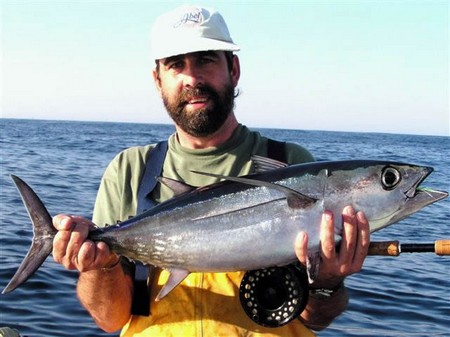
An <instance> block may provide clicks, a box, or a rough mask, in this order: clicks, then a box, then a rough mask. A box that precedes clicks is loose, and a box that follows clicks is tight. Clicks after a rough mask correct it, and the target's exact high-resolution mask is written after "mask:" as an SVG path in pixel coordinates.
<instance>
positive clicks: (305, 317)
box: [300, 285, 349, 330]
mask: <svg viewBox="0 0 450 337" xmlns="http://www.w3.org/2000/svg"><path fill="white" fill-rule="evenodd" d="M348 300H349V297H348V293H347V289H346V288H345V287H344V286H343V285H342V287H340V288H339V289H338V290H336V292H335V293H334V294H333V295H331V296H330V297H329V298H326V297H322V296H321V295H312V294H310V296H309V300H308V304H307V305H306V307H305V310H303V312H302V314H301V315H300V320H301V321H302V322H303V323H304V324H305V325H306V326H307V327H309V328H310V329H313V330H323V329H325V328H326V327H327V326H328V325H330V323H331V322H332V321H333V320H334V319H335V318H336V317H337V316H339V315H340V314H341V313H343V312H344V311H345V309H346V308H347V304H348Z"/></svg>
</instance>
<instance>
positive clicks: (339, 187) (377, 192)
mask: <svg viewBox="0 0 450 337" xmlns="http://www.w3.org/2000/svg"><path fill="white" fill-rule="evenodd" d="M253 161H254V162H255V163H256V164H258V165H260V166H261V167H264V170H267V169H270V170H269V171H265V172H262V173H257V174H253V175H248V176H245V177H224V176H219V175H215V174H211V173H199V172H197V173H198V174H204V175H208V176H214V177H216V178H217V179H223V180H224V181H222V182H218V183H215V184H212V185H208V186H204V187H200V188H194V187H192V186H189V185H186V184H184V183H181V182H178V181H174V180H171V179H168V178H162V177H161V178H159V179H160V182H161V183H164V184H166V185H168V186H169V187H171V188H172V189H173V190H174V191H175V193H176V196H175V197H174V198H172V199H170V200H168V201H166V202H164V203H161V204H159V205H158V206H156V207H155V208H153V209H151V210H149V211H147V212H145V213H143V214H141V215H138V216H136V217H134V218H132V219H130V220H127V221H124V222H122V223H120V224H119V225H113V226H107V227H104V228H97V229H95V230H93V231H91V232H90V234H89V238H90V239H91V240H94V241H104V242H106V243H107V244H108V245H109V247H110V248H111V249H112V251H114V252H115V253H117V254H119V255H121V256H125V257H127V258H128V259H130V260H137V261H141V262H143V263H149V264H152V265H156V266H158V267H161V268H165V269H168V270H169V271H170V277H169V280H168V281H167V283H166V284H165V285H164V287H163V289H162V290H161V291H160V293H159V294H158V296H157V300H160V299H162V298H163V297H164V296H165V295H167V294H168V293H169V292H170V291H171V290H172V289H173V288H175V287H176V286H177V285H178V284H179V283H180V282H181V281H182V280H183V279H184V278H185V277H186V276H187V275H188V274H189V273H192V272H231V271H247V270H254V269H261V268H268V267H271V266H283V265H287V264H290V263H292V262H294V261H296V255H295V251H294V243H295V238H296V236H297V234H298V233H299V231H302V230H303V231H306V232H307V233H308V237H309V260H310V262H309V266H308V273H309V276H310V281H312V280H313V279H314V277H315V276H316V275H317V272H318V262H319V261H320V259H319V224H320V222H321V217H322V214H323V211H324V210H330V211H333V212H334V214H341V213H342V211H343V208H344V207H345V206H347V205H352V206H353V207H354V208H355V209H356V210H363V211H364V213H365V215H366V217H367V219H368V220H369V223H370V231H371V232H374V231H377V230H379V229H381V228H383V227H386V226H388V225H390V224H392V223H395V222H397V221H400V220H402V219H404V218H406V217H407V216H409V215H411V214H412V213H415V212H417V211H418V210H420V209H421V208H423V207H425V206H427V205H429V204H431V203H434V202H436V201H438V200H441V199H443V198H446V197H447V196H448V193H447V192H442V191H435V190H431V189H424V188H420V187H419V185H420V183H421V182H422V181H423V180H424V179H425V178H426V177H427V176H428V175H429V174H430V173H431V172H432V171H433V169H432V168H431V167H423V166H416V165H411V164H403V163H395V162H387V161H356V160H355V161H335V162H315V163H308V164H300V165H292V166H285V165H284V164H282V163H280V162H276V161H273V160H269V159H267V158H261V157H254V158H253ZM12 178H13V180H14V182H15V184H16V186H17V188H18V190H19V192H20V194H21V197H22V199H23V201H24V204H25V205H26V207H27V210H28V213H29V215H30V218H31V220H32V223H33V227H34V238H33V242H32V245H31V248H30V250H29V252H28V254H27V256H26V257H25V258H24V260H23V262H22V264H21V265H20V267H19V269H18V270H17V272H16V273H15V275H14V276H13V278H12V279H11V281H10V282H9V284H8V285H7V286H6V288H5V289H4V290H3V293H7V292H10V291H12V290H14V289H15V288H17V287H18V286H19V285H20V284H22V283H23V282H25V281H26V280H27V279H28V278H29V277H30V276H31V275H32V274H33V273H34V272H35V271H36V270H37V269H38V268H39V266H40V265H41V264H42V263H43V261H44V260H45V259H46V257H47V256H48V255H49V254H50V253H51V251H52V241H53V238H54V235H55V233H56V230H55V229H54V227H53V225H52V219H51V217H50V215H49V213H48V212H47V210H46V208H45V206H44V204H43V203H42V202H41V201H40V199H39V198H38V197H37V195H36V194H35V193H34V192H33V190H32V189H31V188H30V187H29V186H28V185H27V184H26V183H24V182H23V181H22V180H21V179H20V178H18V177H15V176H13V177H12ZM335 229H336V233H335V234H336V238H337V239H339V237H340V235H341V232H342V223H341V217H340V216H336V218H335Z"/></svg>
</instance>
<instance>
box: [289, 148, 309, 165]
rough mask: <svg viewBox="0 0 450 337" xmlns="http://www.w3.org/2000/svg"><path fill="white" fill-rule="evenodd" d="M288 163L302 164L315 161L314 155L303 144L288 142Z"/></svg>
mask: <svg viewBox="0 0 450 337" xmlns="http://www.w3.org/2000/svg"><path fill="white" fill-rule="evenodd" d="M286 154H287V161H288V164H302V163H310V162H313V161H315V159H314V156H313V155H312V154H311V153H310V152H309V151H308V150H307V149H305V148H304V147H303V146H301V145H299V144H295V143H286Z"/></svg>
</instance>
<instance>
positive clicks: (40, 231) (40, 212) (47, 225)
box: [2, 175, 57, 294]
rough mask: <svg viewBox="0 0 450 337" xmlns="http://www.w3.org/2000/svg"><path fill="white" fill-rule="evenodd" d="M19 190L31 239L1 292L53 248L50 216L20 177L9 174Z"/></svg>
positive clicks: (28, 273)
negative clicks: (29, 245) (17, 266)
mask: <svg viewBox="0 0 450 337" xmlns="http://www.w3.org/2000/svg"><path fill="white" fill-rule="evenodd" d="M11 178H12V179H13V181H14V184H15V185H16V187H17V189H18V190H19V193H20V196H21V197H22V201H23V203H24V205H25V207H26V208H27V211H28V215H29V216H30V219H31V222H32V223H33V232H34V236H33V241H32V243H31V247H30V249H29V250H28V253H27V255H26V256H25V258H24V259H23V261H22V263H21V265H20V267H19V269H17V271H16V273H15V274H14V276H13V278H12V279H11V281H9V283H8V285H7V286H6V288H5V289H4V290H3V292H2V294H6V293H9V292H11V291H13V290H14V289H16V288H17V287H18V286H20V285H21V284H22V283H24V282H25V281H26V280H28V278H29V277H30V276H31V275H33V274H34V272H35V271H36V270H37V269H38V268H39V267H40V266H41V265H42V263H44V261H45V259H46V258H47V256H49V255H50V253H51V252H52V249H53V238H54V237H55V234H56V232H57V231H56V229H55V228H54V227H53V225H52V218H51V216H50V214H49V213H48V211H47V209H46V208H45V206H44V204H43V203H42V201H41V200H40V199H39V197H38V196H37V195H36V193H34V191H33V190H32V189H31V187H30V186H28V185H27V184H26V183H25V182H24V181H23V180H22V179H20V178H19V177H16V176H14V175H12V176H11Z"/></svg>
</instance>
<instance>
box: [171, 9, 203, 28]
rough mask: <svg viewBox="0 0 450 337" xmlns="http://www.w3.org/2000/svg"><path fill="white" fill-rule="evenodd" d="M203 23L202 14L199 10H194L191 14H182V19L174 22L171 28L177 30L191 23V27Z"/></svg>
mask: <svg viewBox="0 0 450 337" xmlns="http://www.w3.org/2000/svg"><path fill="white" fill-rule="evenodd" d="M202 22H203V14H202V12H201V11H200V10H198V9H197V10H195V11H192V12H187V13H184V14H183V17H182V18H181V19H180V20H179V21H177V22H175V24H174V25H173V28H178V27H180V26H181V25H186V24H189V23H191V24H192V25H196V24H201V23H202Z"/></svg>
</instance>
